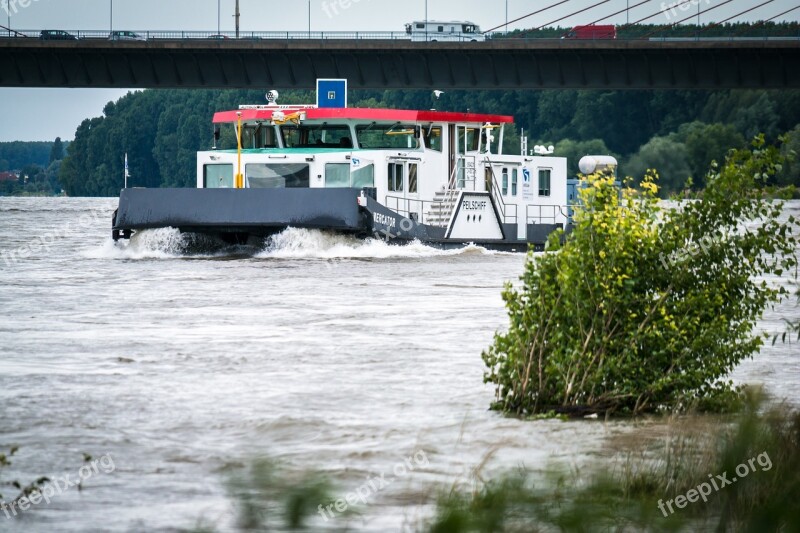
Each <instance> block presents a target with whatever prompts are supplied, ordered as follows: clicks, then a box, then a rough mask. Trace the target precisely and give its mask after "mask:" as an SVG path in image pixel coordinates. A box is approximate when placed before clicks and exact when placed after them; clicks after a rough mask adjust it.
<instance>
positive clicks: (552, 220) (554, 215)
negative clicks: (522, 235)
mask: <svg viewBox="0 0 800 533" xmlns="http://www.w3.org/2000/svg"><path fill="white" fill-rule="evenodd" d="M568 219H569V216H568V215H567V207H566V206H563V205H528V206H527V208H526V209H525V223H526V224H562V225H563V224H564V223H565V222H566V221H567V220H568Z"/></svg>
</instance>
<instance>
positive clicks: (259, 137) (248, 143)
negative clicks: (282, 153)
mask: <svg viewBox="0 0 800 533" xmlns="http://www.w3.org/2000/svg"><path fill="white" fill-rule="evenodd" d="M277 147H278V139H277V136H276V135H275V128H273V127H272V126H269V125H264V124H258V125H256V126H245V127H244V128H242V148H244V149H248V148H255V149H259V148H277Z"/></svg>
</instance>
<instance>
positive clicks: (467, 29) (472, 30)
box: [462, 24, 475, 33]
mask: <svg viewBox="0 0 800 533" xmlns="http://www.w3.org/2000/svg"><path fill="white" fill-rule="evenodd" d="M462 29H463V31H464V33H475V26H473V25H471V24H464V25H463V26H462Z"/></svg>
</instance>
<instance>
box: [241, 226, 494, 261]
mask: <svg viewBox="0 0 800 533" xmlns="http://www.w3.org/2000/svg"><path fill="white" fill-rule="evenodd" d="M495 253H497V252H493V251H489V250H487V249H485V248H482V247H480V246H475V245H472V244H470V245H467V246H465V247H463V248H457V249H451V250H442V249H439V248H434V247H432V246H428V245H425V244H423V243H421V242H420V241H417V240H415V241H412V242H410V243H408V244H403V245H397V244H389V243H387V242H385V241H383V240H380V239H373V238H368V239H359V238H357V237H353V236H348V235H340V234H336V233H330V232H325V231H320V230H309V229H297V228H287V229H285V230H284V231H282V232H280V233H278V234H276V235H273V236H272V237H270V238H269V239H267V241H266V244H265V247H264V250H263V251H262V252H260V253H259V254H258V255H257V256H256V257H258V258H262V259H389V258H409V259H415V258H424V257H442V256H454V255H465V254H477V255H483V254H495Z"/></svg>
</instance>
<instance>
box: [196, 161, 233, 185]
mask: <svg viewBox="0 0 800 533" xmlns="http://www.w3.org/2000/svg"><path fill="white" fill-rule="evenodd" d="M203 187H205V188H206V189H225V188H229V189H230V188H233V165H230V164H225V165H203Z"/></svg>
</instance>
